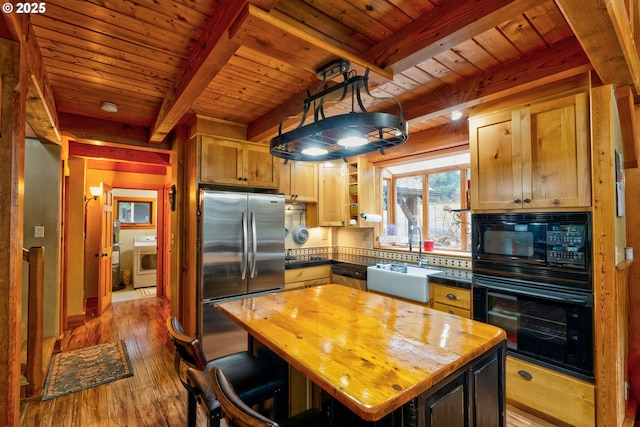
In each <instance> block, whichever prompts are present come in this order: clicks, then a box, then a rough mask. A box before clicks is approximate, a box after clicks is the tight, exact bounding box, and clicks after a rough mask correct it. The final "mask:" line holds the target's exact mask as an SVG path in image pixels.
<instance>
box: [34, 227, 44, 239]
mask: <svg viewBox="0 0 640 427" xmlns="http://www.w3.org/2000/svg"><path fill="white" fill-rule="evenodd" d="M33 237H44V225H36V226H35V227H34V229H33Z"/></svg>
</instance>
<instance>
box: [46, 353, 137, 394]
mask: <svg viewBox="0 0 640 427" xmlns="http://www.w3.org/2000/svg"><path fill="white" fill-rule="evenodd" d="M132 375H133V370H132V369H131V362H130V361H129V355H128V353H127V347H126V346H125V344H124V341H117V342H113V343H107V344H100V345H95V346H93V347H88V348H81V349H78V350H73V351H65V352H62V353H56V354H54V355H53V359H52V360H51V366H50V367H49V374H48V375H47V381H46V382H45V385H44V392H43V393H42V400H49V399H53V398H56V397H60V396H64V395H67V394H70V393H75V392H77V391H80V390H85V389H87V388H91V387H95V386H98V385H101V384H106V383H109V382H111V381H115V380H119V379H121V378H126V377H130V376H132Z"/></svg>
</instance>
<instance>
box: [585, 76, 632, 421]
mask: <svg viewBox="0 0 640 427" xmlns="http://www.w3.org/2000/svg"><path fill="white" fill-rule="evenodd" d="M591 101H592V102H591V135H592V153H593V157H592V184H591V185H592V191H593V218H592V220H593V249H592V252H593V254H592V255H593V257H592V259H593V292H594V322H593V324H594V371H595V377H596V414H595V415H596V417H595V425H597V426H598V427H614V426H616V427H617V426H620V425H621V424H622V420H623V419H624V408H623V411H622V413H620V407H621V405H623V402H621V401H623V400H624V395H622V396H620V392H619V391H620V390H621V387H623V383H624V371H623V370H624V366H621V362H620V361H619V360H618V357H619V354H620V345H621V344H622V342H624V341H626V336H621V333H622V331H620V328H621V324H620V321H621V320H622V319H619V315H620V313H619V309H618V302H619V300H620V296H619V295H618V293H619V292H618V287H617V280H616V277H617V272H616V266H615V259H616V254H615V212H616V210H615V202H616V201H615V190H614V189H615V185H616V184H615V173H614V167H615V166H614V159H613V154H614V148H613V129H612V127H613V123H614V120H616V121H617V117H615V115H614V111H615V105H614V103H615V98H614V94H613V88H612V86H600V87H596V88H593V89H592V90H591ZM622 321H626V319H624V320H622Z"/></svg>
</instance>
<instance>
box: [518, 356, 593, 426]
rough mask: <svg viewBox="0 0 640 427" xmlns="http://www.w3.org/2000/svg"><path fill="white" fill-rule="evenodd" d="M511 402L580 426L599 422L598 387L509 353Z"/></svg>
mask: <svg viewBox="0 0 640 427" xmlns="http://www.w3.org/2000/svg"><path fill="white" fill-rule="evenodd" d="M506 371H507V372H506V374H507V402H508V403H510V404H513V405H514V406H517V407H521V408H524V409H527V410H530V411H531V412H533V413H534V414H536V415H539V416H541V417H545V418H548V417H552V418H554V419H556V420H560V421H562V422H565V423H568V424H570V425H572V426H576V427H592V426H593V425H594V423H595V407H594V401H595V400H594V399H595V387H594V385H593V384H590V383H588V382H586V381H582V380H580V379H577V378H574V377H571V376H569V375H564V374H562V373H560V372H556V371H554V370H551V369H546V368H543V367H541V366H538V365H536V364H533V363H529V362H526V361H524V360H520V359H516V358H514V357H511V356H507V369H506Z"/></svg>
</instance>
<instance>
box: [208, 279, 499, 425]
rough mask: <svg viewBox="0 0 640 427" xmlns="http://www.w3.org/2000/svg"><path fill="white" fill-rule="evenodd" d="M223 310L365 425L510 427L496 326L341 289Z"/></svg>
mask: <svg viewBox="0 0 640 427" xmlns="http://www.w3.org/2000/svg"><path fill="white" fill-rule="evenodd" d="M218 309H219V310H221V311H222V312H223V313H225V314H226V315H228V316H229V317H230V318H231V319H233V320H234V321H235V322H236V323H238V324H239V325H240V326H242V327H243V328H245V329H246V330H247V331H248V332H249V333H250V334H251V335H252V336H253V337H254V338H255V339H257V340H258V341H260V342H261V343H263V344H264V345H266V346H267V347H269V348H270V349H271V350H272V351H274V352H275V353H276V354H277V355H278V356H280V357H281V358H282V359H283V360H284V361H286V362H287V363H289V364H290V365H291V366H293V367H294V368H296V369H297V370H299V371H300V372H302V373H303V374H304V375H306V376H307V377H308V378H309V379H310V380H311V381H313V382H314V383H316V384H318V385H319V386H320V387H321V388H322V389H323V390H324V391H325V392H326V393H327V394H328V395H329V396H330V397H331V398H332V399H335V401H336V402H337V404H338V405H339V406H340V407H344V408H347V409H348V410H349V411H350V412H351V413H353V414H355V415H357V417H358V419H359V420H361V421H362V423H363V424H364V425H369V424H372V425H380V426H386V425H398V424H397V422H398V417H401V419H402V420H403V421H402V422H403V423H404V425H415V426H432V427H438V426H447V427H453V426H483V427H484V426H486V427H489V426H491V427H497V426H504V425H505V424H504V423H505V421H504V420H505V394H504V371H505V351H506V335H505V332H504V331H503V330H501V329H499V328H496V327H493V326H491V325H487V324H484V323H480V322H476V321H473V320H470V319H465V318H462V317H458V316H455V315H451V314H448V313H443V312H439V311H437V310H433V309H430V308H427V307H424V306H420V305H417V304H412V303H409V302H405V301H401V300H398V299H394V298H391V297H386V296H383V295H378V294H372V293H367V292H363V291H359V290H356V289H352V288H347V287H345V286H340V285H323V286H316V287H312V288H305V289H296V290H292V291H286V292H280V293H275V294H272V295H266V296H260V297H255V298H247V299H243V300H238V301H232V302H228V303H224V304H221V305H220V306H219V307H218ZM350 424H351V423H350Z"/></svg>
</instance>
